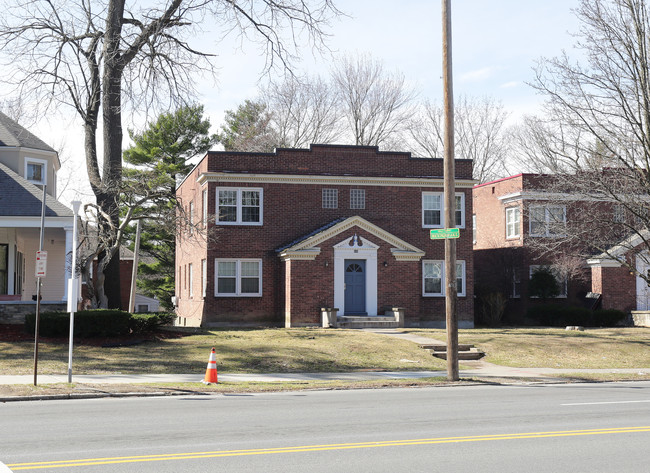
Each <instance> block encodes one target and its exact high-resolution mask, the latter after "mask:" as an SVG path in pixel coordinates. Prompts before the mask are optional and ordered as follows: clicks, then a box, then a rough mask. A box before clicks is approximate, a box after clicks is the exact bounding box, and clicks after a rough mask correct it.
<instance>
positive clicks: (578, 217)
mask: <svg viewBox="0 0 650 473" xmlns="http://www.w3.org/2000/svg"><path fill="white" fill-rule="evenodd" d="M555 185H556V184H555V181H554V178H553V176H546V175H540V174H518V175H515V176H510V177H507V178H504V179H499V180H496V181H493V182H488V183H485V184H481V185H477V186H475V187H474V189H473V208H474V216H473V218H474V220H475V226H474V231H475V236H474V250H475V252H474V261H475V268H476V270H475V281H476V284H475V292H476V294H477V305H480V304H481V303H482V301H483V300H484V298H485V297H488V296H489V295H490V294H494V293H500V294H503V295H504V296H506V298H507V299H508V302H507V305H506V314H505V316H506V319H507V321H509V322H513V323H521V322H524V320H525V314H526V311H527V309H528V308H529V307H530V306H531V305H534V304H539V303H540V302H542V301H540V300H539V299H537V298H533V297H530V293H529V288H528V284H529V281H530V277H531V275H532V274H533V272H534V270H535V268H537V267H539V266H553V265H554V263H556V262H557V260H558V258H559V259H562V257H563V256H564V253H565V251H564V250H566V248H567V247H566V246H563V245H565V244H573V245H575V244H577V243H576V242H575V241H574V242H573V243H568V242H567V243H564V240H565V239H564V236H565V235H566V234H567V231H568V232H571V231H575V228H576V226H578V227H579V226H581V225H587V227H583V228H589V229H593V231H597V229H595V228H594V227H595V226H594V225H593V224H592V225H589V223H590V222H588V220H589V218H591V217H592V216H598V221H599V222H601V225H600V227H601V228H602V229H603V231H607V230H609V229H610V228H612V226H613V225H616V224H619V225H620V224H621V220H620V219H621V218H622V216H621V215H620V214H619V213H618V212H617V209H616V204H615V203H613V202H611V201H608V200H606V199H602V200H601V199H600V198H598V197H597V196H593V197H590V196H577V195H576V194H575V193H573V192H572V191H571V189H564V190H563V191H562V192H558V190H557V187H555ZM572 225H573V230H572V229H571V226H572ZM540 239H548V240H554V241H557V242H558V244H557V246H556V250H555V252H554V253H555V254H554V255H546V256H540V254H539V253H538V252H536V251H535V250H534V248H535V242H536V241H537V240H540ZM574 240H575V239H574ZM567 241H568V240H567ZM640 243H641V239H640V238H639V244H640ZM580 244H584V245H587V242H585V243H580ZM634 246H635V245H634V244H626V245H623V246H622V247H621V248H622V250H621V251H620V252H619V253H620V254H619V255H618V257H620V258H628V262H629V263H630V264H631V266H632V267H635V265H636V267H637V270H638V272H639V273H640V274H645V272H646V271H647V270H648V269H650V265H648V264H646V265H645V266H647V268H646V267H645V266H644V267H641V266H640V265H641V264H645V263H642V262H640V261H637V262H636V263H635V261H634V259H635V256H634V255H632V254H629V249H630V248H633V247H634ZM563 249H564V250H563ZM576 249H579V250H580V251H579V252H582V253H583V254H588V253H589V250H588V248H587V247H586V246H584V247H580V248H577V247H576V248H572V251H566V253H571V254H575V253H578V251H576ZM610 253H611V252H610ZM614 253H616V252H614ZM630 258H631V259H630ZM578 263H579V264H576V267H577V268H578V270H577V271H574V272H573V273H574V274H573V275H572V276H566V275H565V276H562V275H561V274H559V273H558V274H556V277H557V279H558V283H559V286H560V295H559V296H558V297H556V298H554V300H553V301H552V302H554V303H560V304H566V305H572V306H582V305H587V306H589V305H590V303H591V302H593V301H597V304H598V306H599V307H602V308H605V309H618V310H623V311H632V310H635V309H640V310H647V309H650V291H648V289H647V288H648V285H647V284H646V283H645V281H644V280H643V279H641V278H639V277H637V276H636V275H635V274H633V273H631V272H630V270H629V269H627V268H625V267H623V265H621V264H620V261H616V260H615V259H612V258H611V257H608V256H606V255H594V256H593V257H592V258H589V259H587V258H585V259H584V260H582V261H580V262H578ZM590 293H591V294H590ZM588 294H589V298H586V296H587V295H588ZM646 294H647V297H646V296H645V295H646ZM640 296H643V297H640ZM644 297H645V298H644Z"/></svg>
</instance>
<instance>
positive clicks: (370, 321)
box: [337, 315, 399, 328]
mask: <svg viewBox="0 0 650 473" xmlns="http://www.w3.org/2000/svg"><path fill="white" fill-rule="evenodd" d="M337 326H338V328H398V327H399V323H398V322H397V320H396V319H395V317H386V316H381V315H378V316H367V315H359V316H353V315H339V316H338V317H337Z"/></svg>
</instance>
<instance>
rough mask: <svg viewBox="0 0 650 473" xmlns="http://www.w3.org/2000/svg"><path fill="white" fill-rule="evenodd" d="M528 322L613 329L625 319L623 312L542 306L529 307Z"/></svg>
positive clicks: (552, 305)
mask: <svg viewBox="0 0 650 473" xmlns="http://www.w3.org/2000/svg"><path fill="white" fill-rule="evenodd" d="M526 315H527V317H528V318H529V319H530V320H533V321H535V322H537V323H539V324H540V325H547V326H550V327H565V326H567V325H581V326H583V327H614V326H616V325H619V324H621V322H623V321H624V320H625V318H626V314H625V312H622V311H620V310H615V309H601V310H595V311H592V310H590V309H586V308H584V307H567V306H561V305H555V304H544V305H536V306H533V307H530V308H529V309H528V312H527V313H526Z"/></svg>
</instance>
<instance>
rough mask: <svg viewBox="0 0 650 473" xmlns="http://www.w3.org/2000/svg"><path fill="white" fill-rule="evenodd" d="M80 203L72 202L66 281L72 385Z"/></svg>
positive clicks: (69, 373)
mask: <svg viewBox="0 0 650 473" xmlns="http://www.w3.org/2000/svg"><path fill="white" fill-rule="evenodd" d="M80 206H81V202H79V201H78V200H73V201H72V211H73V212H74V222H73V223H72V267H71V269H70V276H71V277H70V279H69V280H68V310H69V311H70V343H69V347H68V383H72V346H73V339H74V313H75V312H76V310H77V302H78V300H79V278H77V245H78V243H77V220H78V216H79V207H80Z"/></svg>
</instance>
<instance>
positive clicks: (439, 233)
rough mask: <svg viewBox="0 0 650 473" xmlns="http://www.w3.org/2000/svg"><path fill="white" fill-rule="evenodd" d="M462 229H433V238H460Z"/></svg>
mask: <svg viewBox="0 0 650 473" xmlns="http://www.w3.org/2000/svg"><path fill="white" fill-rule="evenodd" d="M459 237H460V230H459V229H458V228H436V229H434V230H431V239H432V240H447V239H450V238H459Z"/></svg>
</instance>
